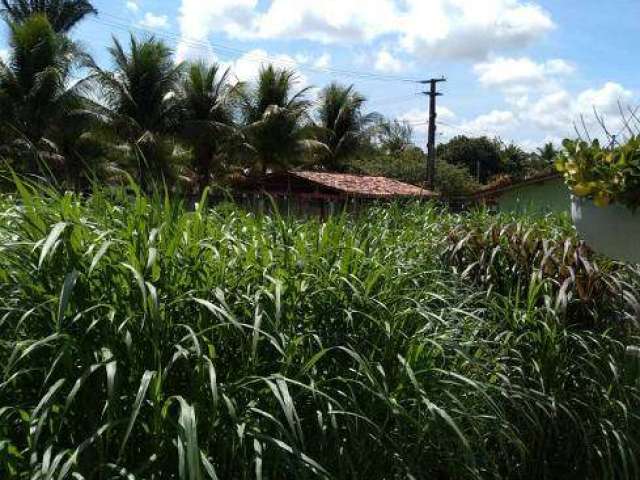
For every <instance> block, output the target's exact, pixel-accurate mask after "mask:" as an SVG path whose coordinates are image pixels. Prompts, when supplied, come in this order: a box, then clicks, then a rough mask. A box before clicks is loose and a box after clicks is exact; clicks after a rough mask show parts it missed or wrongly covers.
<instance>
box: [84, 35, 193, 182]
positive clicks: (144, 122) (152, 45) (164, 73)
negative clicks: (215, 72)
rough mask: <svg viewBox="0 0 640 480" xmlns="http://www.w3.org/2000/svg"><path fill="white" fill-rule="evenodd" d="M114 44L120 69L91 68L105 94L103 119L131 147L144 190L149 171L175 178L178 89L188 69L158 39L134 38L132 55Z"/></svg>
mask: <svg viewBox="0 0 640 480" xmlns="http://www.w3.org/2000/svg"><path fill="white" fill-rule="evenodd" d="M113 42H114V44H113V46H112V47H111V48H110V49H109V52H110V54H111V57H112V60H113V62H114V64H115V70H113V71H109V70H103V69H102V68H100V67H99V66H98V65H97V64H96V63H95V62H92V65H91V67H92V71H93V77H94V78H95V80H97V83H98V86H99V87H100V91H101V94H102V97H101V99H102V102H103V105H102V107H101V108H100V109H99V114H100V117H101V120H102V122H103V123H106V124H107V125H109V126H110V127H111V129H112V131H113V132H114V134H115V136H116V138H118V139H121V140H123V141H124V142H126V143H127V144H128V145H129V146H130V147H131V150H132V153H133V155H134V157H135V160H136V162H137V167H138V171H139V177H140V182H141V184H142V186H143V187H146V182H147V179H146V177H147V176H148V174H149V173H151V174H154V175H156V176H159V177H161V178H163V179H165V180H167V179H172V178H173V177H174V172H173V171H172V160H173V159H172V156H173V154H174V150H175V144H174V142H173V138H172V136H171V135H173V134H175V132H176V131H177V130H178V124H179V120H180V107H181V105H180V102H179V99H178V96H177V91H178V88H179V82H180V80H181V78H182V77H181V76H182V72H183V66H182V65H181V64H179V65H176V64H175V63H174V61H173V52H172V51H171V49H170V48H169V47H167V46H166V45H165V44H164V43H163V42H161V41H159V40H156V39H155V38H153V37H152V38H149V39H146V40H142V41H138V40H137V39H136V38H135V37H134V36H133V35H132V36H131V39H130V45H129V51H128V52H126V51H125V50H124V48H123V47H122V45H121V44H120V42H118V40H116V39H114V41H113Z"/></svg>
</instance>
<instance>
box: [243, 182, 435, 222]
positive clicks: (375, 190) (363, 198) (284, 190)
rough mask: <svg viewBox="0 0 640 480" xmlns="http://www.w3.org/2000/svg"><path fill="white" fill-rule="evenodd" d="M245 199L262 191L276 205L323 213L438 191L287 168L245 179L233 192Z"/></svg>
mask: <svg viewBox="0 0 640 480" xmlns="http://www.w3.org/2000/svg"><path fill="white" fill-rule="evenodd" d="M237 194H240V195H242V196H243V197H244V198H245V199H246V198H251V197H254V198H255V197H256V196H257V197H259V199H258V201H259V202H263V201H264V195H265V194H266V195H269V196H270V197H272V198H273V199H274V201H275V202H276V204H277V205H278V206H279V208H280V209H281V211H282V209H283V208H284V209H287V210H288V211H290V210H291V209H294V210H296V211H301V212H303V213H311V214H320V215H326V214H329V213H332V212H336V211H339V210H341V209H343V208H345V207H348V209H349V210H351V211H357V210H359V209H360V208H361V207H363V206H366V205H368V204H371V203H376V202H380V201H398V200H415V199H420V200H429V199H435V198H437V194H435V193H434V192H431V191H429V190H426V189H424V188H420V187H416V186H415V185H410V184H407V183H403V182H400V181H398V180H393V179H391V178H386V177H374V176H366V175H354V174H346V173H330V172H316V171H287V172H278V173H272V174H269V175H266V176H264V177H261V178H258V179H254V180H250V181H245V182H243V183H242V184H240V185H238V186H237V187H236V195H237Z"/></svg>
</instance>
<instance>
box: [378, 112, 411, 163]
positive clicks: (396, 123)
mask: <svg viewBox="0 0 640 480" xmlns="http://www.w3.org/2000/svg"><path fill="white" fill-rule="evenodd" d="M377 133H378V142H379V143H380V146H381V148H382V149H383V150H384V153H385V154H386V155H400V154H402V152H404V151H405V150H407V149H408V148H411V147H414V146H415V145H414V144H413V128H412V127H411V124H410V123H408V122H406V121H400V120H390V121H384V122H380V124H379V125H378V132H377Z"/></svg>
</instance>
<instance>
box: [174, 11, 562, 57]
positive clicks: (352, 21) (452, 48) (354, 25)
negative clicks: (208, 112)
mask: <svg viewBox="0 0 640 480" xmlns="http://www.w3.org/2000/svg"><path fill="white" fill-rule="evenodd" d="M259 5H262V3H261V2H260V3H259V2H258V0H208V1H203V0H182V4H181V7H180V28H181V33H182V37H183V39H191V40H193V39H196V40H200V41H201V40H204V39H206V38H207V37H208V35H209V34H210V33H212V32H215V31H222V32H224V33H226V34H227V35H228V36H231V37H236V38H244V39H247V38H260V39H277V38H289V39H307V40H311V41H315V42H321V43H338V42H342V43H344V42H349V43H366V42H370V41H372V40H374V39H378V38H380V37H383V36H385V37H388V38H389V39H390V40H393V41H394V42H395V44H396V46H399V47H401V48H402V49H404V50H406V51H408V52H410V53H413V54H415V55H416V56H419V57H421V58H424V57H441V58H472V59H477V60H478V59H479V60H482V59H484V58H486V57H487V55H488V54H489V53H491V52H499V51H502V50H505V49H512V48H519V47H524V46H527V45H529V44H530V43H531V42H533V41H535V40H536V39H538V38H540V37H541V36H542V35H544V34H545V33H546V32H548V31H550V30H551V29H553V28H554V23H553V21H552V19H551V16H550V14H549V13H548V12H547V11H545V10H544V9H542V7H540V6H539V5H537V4H535V3H531V2H528V1H525V0H482V1H478V0H430V1H426V0H323V1H321V2H319V1H317V0H270V2H269V3H267V4H266V6H265V7H264V8H258V7H259ZM336 12H339V14H337V13H336Z"/></svg>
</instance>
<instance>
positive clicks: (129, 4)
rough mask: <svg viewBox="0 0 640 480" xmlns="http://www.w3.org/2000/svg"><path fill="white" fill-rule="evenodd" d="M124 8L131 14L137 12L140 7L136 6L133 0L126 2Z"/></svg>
mask: <svg viewBox="0 0 640 480" xmlns="http://www.w3.org/2000/svg"><path fill="white" fill-rule="evenodd" d="M125 6H126V7H127V10H129V11H131V12H138V11H139V10H140V5H138V3H137V2H136V1H135V0H130V1H128V2H127V3H126V4H125Z"/></svg>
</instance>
